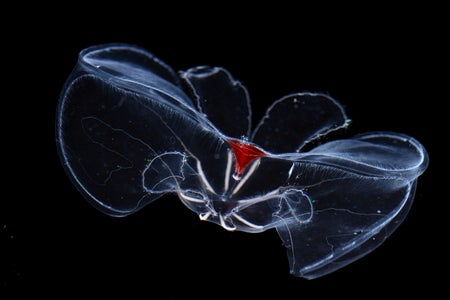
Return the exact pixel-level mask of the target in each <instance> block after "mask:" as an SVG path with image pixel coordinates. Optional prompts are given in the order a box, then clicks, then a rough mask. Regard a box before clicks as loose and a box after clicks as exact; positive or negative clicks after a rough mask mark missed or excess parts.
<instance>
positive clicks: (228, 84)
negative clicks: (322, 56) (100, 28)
mask: <svg viewBox="0 0 450 300" xmlns="http://www.w3.org/2000/svg"><path fill="white" fill-rule="evenodd" d="M348 124H349V119H348V118H347V116H346V114H345V112H344V110H343V108H342V106H341V105H340V104H339V103H337V102H336V101H335V100H334V99H332V98H331V97H329V96H327V95H323V94H318V93H298V94H292V95H288V96H286V97H284V98H282V99H280V100H278V101H276V102H275V103H274V104H272V105H271V106H270V107H269V108H268V110H267V112H266V114H265V115H264V117H263V118H262V120H261V121H260V122H259V123H258V124H257V125H256V127H254V129H253V130H252V126H251V107H250V98H249V95H248V92H247V90H246V89H245V87H244V86H243V85H242V84H241V83H240V82H239V81H236V80H235V79H234V78H233V77H232V76H231V75H230V73H228V72H227V71H226V70H225V69H223V68H218V67H206V66H202V67H195V68H192V69H189V70H187V71H181V72H179V73H176V72H174V71H173V70H172V69H171V68H170V67H169V66H168V65H166V64H165V63H163V62H162V61H160V60H159V59H158V58H156V57H155V56H153V55H152V54H150V53H149V52H147V51H146V50H144V49H141V48H138V47H135V46H131V45H125V44H110V45H100V46H94V47H90V48H88V49H85V50H83V51H82V52H81V53H80V55H79V59H78V63H77V65H76V66H75V69H74V70H73V72H72V74H71V75H70V77H69V78H68V80H67V82H66V84H65V86H64V88H63V90H62V93H61V97H60V100H59V104H58V110H57V124H56V131H57V132H56V135H57V144H58V149H59V154H60V157H61V161H62V164H63V165H64V167H65V169H66V171H67V173H68V175H69V177H70V178H71V179H72V182H73V183H74V185H75V186H76V187H77V188H78V190H79V191H80V192H81V193H82V194H83V196H84V197H85V198H86V199H87V200H88V201H89V202H90V203H91V204H93V206H95V207H96V208H97V209H99V210H100V211H102V212H104V213H106V214H108V215H112V216H126V215H129V214H131V213H133V212H136V211H137V210H139V209H141V208H143V207H144V206H146V205H147V204H149V203H150V202H152V201H153V200H155V199H157V198H159V197H162V196H163V195H164V194H166V193H174V194H177V195H178V197H179V198H180V200H181V201H182V202H183V203H184V204H185V205H186V206H187V207H188V208H189V209H191V210H192V211H194V212H195V213H197V214H198V215H199V216H200V219H201V220H207V221H210V222H214V223H216V224H219V225H221V226H222V227H223V228H225V229H227V230H239V231H245V232H252V233H256V232H262V231H265V230H268V229H272V228H274V229H276V230H277V232H278V234H279V236H280V238H281V240H282V242H283V244H284V246H285V247H286V248H287V254H288V260H289V264H290V271H291V273H292V274H293V275H295V276H301V277H305V278H309V279H312V278H316V277H319V276H323V275H325V274H328V273H330V272H333V271H335V270H337V269H339V268H341V267H343V266H345V265H347V264H349V263H351V262H352V261H355V260H356V259H359V258H360V257H362V256H364V255H366V254H368V253H369V252H371V251H372V250H374V249H375V248H376V247H377V246H379V245H380V244H381V243H383V241H384V240H385V239H386V238H387V237H388V236H389V235H390V234H391V233H392V232H393V231H394V230H395V229H396V228H397V227H398V226H399V224H400V223H401V222H402V221H403V219H404V218H405V216H406V214H407V213H408V210H409V208H410V206H411V204H412V202H413V198H414V193H415V189H416V185H417V178H418V176H419V175H420V174H422V173H423V172H424V170H425V168H426V167H427V163H428V156H427V153H426V151H425V149H424V148H423V146H422V145H421V144H420V143H419V142H418V141H416V140H415V139H414V138H412V137H409V136H406V135H403V134H398V133H392V132H375V133H364V134H360V135H358V136H355V137H351V138H348V139H342V140H336V141H331V142H327V143H323V144H321V145H319V146H317V147H316V148H313V149H312V150H309V151H303V149H304V146H305V145H306V144H308V143H309V142H311V141H314V140H316V139H318V138H320V137H322V136H324V135H326V134H328V133H330V132H332V131H335V130H338V129H341V128H345V127H346V126H348ZM180 225H181V224H180Z"/></svg>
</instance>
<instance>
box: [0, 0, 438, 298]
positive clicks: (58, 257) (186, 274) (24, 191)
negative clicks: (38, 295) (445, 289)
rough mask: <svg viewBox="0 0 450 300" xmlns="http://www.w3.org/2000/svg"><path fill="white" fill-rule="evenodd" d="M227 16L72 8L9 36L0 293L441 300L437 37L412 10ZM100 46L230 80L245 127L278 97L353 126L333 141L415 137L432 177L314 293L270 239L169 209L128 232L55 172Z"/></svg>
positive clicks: (153, 208)
mask: <svg viewBox="0 0 450 300" xmlns="http://www.w3.org/2000/svg"><path fill="white" fill-rule="evenodd" d="M174 5H175V4H174ZM135 9H136V10H139V8H135ZM221 9H222V8H221V7H216V8H215V9H212V10H210V11H209V12H208V13H204V14H201V13H200V14H197V15H192V14H188V13H187V12H185V13H184V12H183V10H182V9H181V10H180V11H179V13H178V14H176V15H174V14H172V13H170V12H172V10H171V9H167V10H144V9H143V10H144V15H146V16H145V17H142V16H141V15H139V16H136V17H134V15H133V13H129V12H127V11H123V12H120V10H119V11H118V12H116V14H114V15H108V14H106V13H103V12H102V11H98V10H88V11H84V13H82V14H79V15H78V17H77V18H69V17H68V15H69V11H70V10H71V8H70V7H68V8H67V9H62V10H61V14H60V15H61V16H62V17H61V18H58V19H54V20H53V19H50V20H51V21H49V22H48V23H49V24H48V25H42V24H41V23H45V22H44V20H43V19H44V18H45V17H42V19H37V20H34V19H33V21H30V20H31V19H26V20H25V21H29V23H26V25H25V29H24V30H23V31H20V32H14V33H10V34H9V36H8V37H7V38H8V39H7V41H8V45H9V46H8V47H6V49H4V51H6V53H5V55H4V56H3V57H4V58H5V59H4V63H5V64H6V65H7V67H8V68H7V70H8V71H7V72H6V71H5V73H7V74H8V78H9V80H8V81H7V85H6V87H5V90H7V91H8V92H7V93H6V92H5V99H4V100H3V101H4V103H5V104H6V105H5V106H4V109H3V110H2V115H3V118H2V123H4V124H3V125H4V126H2V127H3V128H4V129H5V130H4V132H3V133H4V135H3V142H2V146H3V147H2V148H4V150H6V152H7V153H8V155H5V157H4V159H5V161H4V165H6V166H7V169H6V170H5V172H6V173H5V175H7V177H8V179H7V180H6V181H5V182H4V186H3V189H5V193H4V195H3V196H2V200H1V202H2V206H1V207H2V209H1V212H0V213H1V214H0V217H1V219H0V221H1V224H0V227H1V228H0V233H1V240H0V242H1V251H2V254H1V256H0V268H1V270H0V271H1V276H2V277H1V282H0V289H2V290H4V291H7V292H8V293H10V292H12V293H20V292H22V291H33V292H36V291H39V292H44V293H46V294H47V293H55V292H56V291H59V290H61V291H63V292H66V293H68V294H71V293H72V292H82V293H83V292H87V291H91V290H92V289H94V290H97V291H100V292H112V293H116V292H117V293H118V292H125V293H131V292H133V293H134V292H140V293H141V294H142V295H143V296H144V297H145V298H150V299H187V298H191V297H194V296H195V297H198V298H209V297H212V298H216V297H225V296H229V297H234V298H235V299H239V298H240V297H241V296H242V295H248V296H251V298H252V299H253V298H257V297H259V296H267V295H271V294H272V293H273V294H274V295H277V296H278V297H279V298H280V299H284V298H287V297H296V298H299V299H300V298H304V297H305V296H306V295H307V296H308V297H310V296H314V297H317V296H321V295H325V294H326V295H333V296H346V297H349V298H352V297H358V296H360V295H361V291H363V293H365V294H366V293H367V294H370V295H373V296H380V297H382V296H386V295H388V294H390V293H391V292H392V291H397V292H400V293H403V291H406V290H410V291H425V290H426V291H436V288H437V287H439V286H438V285H437V284H436V283H435V280H434V278H435V276H434V275H433V274H435V271H434V268H436V265H437V264H439V263H441V262H442V263H443V262H444V261H443V260H444V258H443V256H441V255H440V253H441V249H440V245H439V243H440V238H439V234H437V233H438V232H437V231H438V230H440V229H441V228H442V227H441V226H442V225H441V222H442V221H441V219H439V218H437V217H436V215H435V214H436V211H439V206H438V205H437V204H436V203H435V201H438V199H437V196H436V195H437V194H435V193H436V191H435V188H434V187H433V184H434V182H433V181H434V180H435V178H436V177H437V175H436V172H437V171H435V166H434V164H435V163H436V162H437V160H435V159H433V153H434V152H435V150H436V148H437V142H435V139H436V138H440V132H439V130H442V128H443V127H440V126H439V125H440V124H439V122H443V121H442V119H440V118H439V117H438V114H439V110H440V105H441V104H440V102H439V101H442V99H441V98H439V97H434V96H432V95H431V92H433V91H434V90H435V86H430V85H428V83H429V82H430V81H433V80H432V79H431V78H432V77H433V76H434V73H433V72H432V71H431V65H433V64H435V62H436V61H437V59H436V57H435V55H437V54H436V52H435V49H437V48H438V46H436V45H435V44H434V43H435V41H436V38H435V37H434V29H433V28H432V27H430V26H427V27H425V26H423V25H424V21H423V20H421V18H419V17H418V16H420V8H417V10H414V11H412V12H404V11H396V12H392V13H383V14H381V15H380V14H375V13H374V16H373V17H370V16H369V15H367V14H365V13H362V12H360V13H358V14H356V17H355V16H353V17H354V18H352V19H349V18H348V17H344V16H342V17H340V15H339V14H337V13H336V14H331V15H334V17H335V18H334V19H329V17H328V16H326V15H324V14H323V13H322V12H321V11H308V10H305V11H301V10H298V11H291V12H290V14H289V9H287V10H286V11H284V12H280V13H275V12H271V11H270V8H269V10H268V11H267V12H266V14H264V15H259V14H258V13H257V11H251V12H248V13H242V14H239V17H238V16H237V14H236V12H234V11H230V12H228V11H226V12H224V15H225V18H219V17H218V12H219V11H222V10H221ZM64 12H66V13H67V15H66V14H65V13H64ZM141 13H142V11H141ZM99 15H102V18H101V19H100V18H99ZM275 16H276V17H275ZM66 17H67V18H66ZM125 17H126V18H125ZM25 21H24V22H25ZM110 42H125V43H131V44H136V45H139V46H141V47H144V48H146V49H148V50H149V51H150V52H152V53H154V54H155V55H156V56H157V57H159V58H160V59H162V60H163V61H165V62H166V63H168V64H169V65H171V66H172V67H173V68H174V69H175V70H185V69H187V68H190V67H193V66H197V65H211V66H223V67H225V68H226V69H228V70H229V71H230V72H231V73H232V74H233V75H234V77H235V78H237V79H239V80H240V81H242V82H243V83H244V85H246V87H247V88H248V90H249V93H250V96H251V98H252V105H253V109H254V122H257V121H258V120H259V118H260V117H261V116H262V114H263V112H264V110H265V109H266V108H267V106H268V105H270V103H272V102H273V101H275V100H277V99H279V98H280V97H282V96H284V95H286V94H289V93H293V92H301V91H312V92H323V93H327V94H329V95H331V96H332V97H334V98H335V99H337V100H338V101H339V102H341V103H342V104H343V105H344V106H345V108H346V112H347V114H348V116H349V117H350V118H351V119H352V121H353V122H352V124H351V126H350V128H349V129H348V130H347V131H345V132H343V133H341V135H340V136H339V138H341V137H346V136H352V135H354V134H357V133H360V132H366V131H376V130H385V131H395V132H401V133H405V134H408V135H411V136H413V137H415V138H416V139H418V140H419V141H420V142H422V143H423V144H424V146H425V147H426V149H427V150H428V151H429V154H430V157H431V164H430V167H429V169H428V170H427V172H426V173H425V174H424V175H423V176H422V177H421V178H420V180H419V185H418V190H417V195H416V199H415V203H414V205H413V207H412V209H411V212H410V214H409V215H408V217H407V218H406V220H405V221H404V223H403V224H402V225H401V226H400V227H399V229H398V230H397V231H396V232H395V233H394V234H393V235H392V236H391V237H390V238H389V239H388V240H387V241H386V242H385V243H384V244H383V245H382V246H381V247H379V248H378V249H377V250H376V251H374V252H373V253H371V254H370V255H368V256H366V257H365V258H363V259H361V260H359V261H357V262H355V263H353V264H351V265H349V266H347V267H345V268H343V269H341V270H339V271H337V272H335V273H332V274H330V275H328V276H325V277H323V278H319V279H316V280H313V281H308V280H304V279H300V278H296V277H293V276H291V275H289V269H288V262H287V257H286V253H285V249H284V247H283V246H282V244H281V240H280V239H279V238H278V236H277V234H276V232H275V231H268V232H264V233H260V234H247V233H241V232H226V231H225V230H223V229H222V228H220V227H219V226H217V225H215V224H211V223H207V222H201V221H200V220H199V219H198V217H197V216H196V215H195V214H194V213H192V212H191V211H189V210H188V209H187V208H185V207H184V206H183V205H182V204H181V202H180V201H179V200H178V199H177V198H176V197H174V196H166V197H164V198H161V199H159V200H158V201H156V202H154V203H152V204H151V205H149V206H147V207H145V208H144V209H142V210H141V211H139V212H138V213H136V214H134V215H131V216H129V217H126V218H112V217H108V216H106V215H103V214H101V213H100V212H98V211H96V210H95V209H94V208H92V207H91V206H90V205H89V204H88V203H87V202H86V201H85V200H84V199H83V198H82V196H81V195H80V194H79V193H78V192H77V190H76V189H75V187H74V186H73V185H72V184H71V183H70V181H69V179H68V177H67V176H66V174H65V173H64V170H63V168H62V167H61V165H60V162H59V158H58V156H57V153H56V144H55V137H54V118H55V110H56V104H57V101H58V96H59V93H60V89H61V87H62V85H63V83H64V81H65V79H66V78H67V76H68V75H69V73H70V71H71V70H72V68H73V67H74V66H75V64H76V59H77V55H78V52H79V51H80V50H82V49H83V48H85V47H88V46H91V45H95V44H101V43H110ZM430 79H431V80H430ZM435 185H437V184H435ZM438 203H439V202H438ZM441 259H442V261H441ZM405 283H407V284H405ZM242 297H243V296H242Z"/></svg>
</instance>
